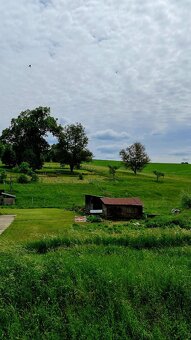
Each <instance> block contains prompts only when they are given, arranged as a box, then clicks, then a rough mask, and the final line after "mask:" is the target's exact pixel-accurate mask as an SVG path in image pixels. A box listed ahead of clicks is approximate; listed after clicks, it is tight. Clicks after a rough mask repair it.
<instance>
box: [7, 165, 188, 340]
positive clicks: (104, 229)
mask: <svg viewBox="0 0 191 340" xmlns="http://www.w3.org/2000/svg"><path fill="white" fill-rule="evenodd" d="M109 164H110V165H111V164H112V165H119V166H120V165H121V163H120V162H117V161H98V160H97V161H93V162H92V163H87V164H83V166H82V168H81V169H80V170H76V171H75V173H74V175H71V174H70V172H69V169H68V168H60V167H59V165H58V164H56V163H47V164H46V165H45V167H44V168H43V169H42V170H41V171H39V173H38V175H39V182H36V183H28V184H19V183H17V182H16V179H17V177H18V174H17V173H14V172H12V173H11V172H10V170H7V174H8V175H7V182H6V183H5V184H2V185H1V186H2V187H5V189H6V191H9V189H10V183H9V177H10V175H11V177H12V180H13V183H12V190H13V193H14V194H16V197H17V199H16V206H14V207H2V208H1V209H0V212H1V213H2V214H15V215H16V218H15V220H14V222H13V223H12V224H11V226H10V227H9V228H8V229H6V230H5V231H4V232H3V234H1V236H0V274H1V282H0V339H14V340H15V339H51V340H52V339H92V340H94V339H105V340H107V339H111V340H113V339H152V340H155V339H158V340H160V339H177V340H178V339H181V340H185V339H190V338H191V294H190V292H191V271H190V269H191V234H190V229H191V212H190V210H189V209H185V208H183V207H182V202H181V195H182V193H183V192H186V193H187V194H189V193H191V175H190V174H189V169H190V170H191V167H190V165H187V164H149V165H148V166H147V167H146V168H145V169H144V171H143V172H142V173H139V174H138V175H137V176H135V175H134V174H132V172H130V171H128V170H126V169H125V168H124V167H123V166H121V167H120V168H119V169H118V170H117V172H116V179H115V180H113V179H112V178H111V176H110V175H109V172H108V165H109ZM153 170H158V171H162V172H164V173H165V176H164V179H161V180H160V181H159V182H157V181H156V178H155V176H154V174H153ZM80 173H81V174H82V175H83V176H82V179H79V174H80ZM86 193H90V194H98V195H104V196H111V197H132V196H138V197H140V198H141V200H142V201H143V202H144V210H145V212H147V213H153V214H154V213H155V214H157V216H156V217H155V218H147V219H143V220H138V221H136V220H132V221H115V222H112V221H107V220H102V221H101V222H94V223H91V222H86V223H85V222H84V223H76V222H75V215H78V214H79V213H81V209H82V208H83V206H84V195H85V194H86ZM172 208H179V209H180V213H179V214H177V215H172V213H171V209H172Z"/></svg>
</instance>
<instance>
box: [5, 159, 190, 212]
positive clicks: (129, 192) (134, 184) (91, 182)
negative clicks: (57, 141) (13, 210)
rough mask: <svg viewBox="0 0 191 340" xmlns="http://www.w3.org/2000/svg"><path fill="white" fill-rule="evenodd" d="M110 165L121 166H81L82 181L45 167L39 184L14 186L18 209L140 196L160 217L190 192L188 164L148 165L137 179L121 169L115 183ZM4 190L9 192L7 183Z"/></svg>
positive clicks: (99, 162) (54, 166)
mask: <svg viewBox="0 0 191 340" xmlns="http://www.w3.org/2000/svg"><path fill="white" fill-rule="evenodd" d="M112 162H113V163H114V164H120V162H114V161H94V162H92V163H90V164H84V165H83V168H82V170H81V172H82V173H83V174H84V180H83V181H80V180H79V178H78V173H76V174H74V175H73V176H71V175H70V173H69V171H68V169H59V167H58V165H56V164H51V165H48V164H47V165H46V168H44V169H43V171H41V172H40V182H39V183H38V184H36V183H34V184H32V183H31V184H28V185H21V184H17V183H14V185H13V188H14V193H15V194H16V196H17V208H41V207H46V208H48V207H51V208H66V209H70V208H72V207H73V206H84V195H85V194H86V193H87V194H88V193H89V194H98V195H102V196H114V197H127V196H139V197H140V198H141V199H142V201H143V202H144V206H145V210H146V211H147V212H151V213H158V214H160V213H169V212H170V210H171V209H172V208H175V207H179V206H180V196H181V193H182V192H183V191H191V175H190V174H191V166H190V165H186V164H177V165H176V164H157V165H156V164H149V165H148V166H147V167H146V168H145V169H144V171H143V172H142V173H141V174H138V175H137V176H134V175H133V174H132V172H130V171H127V170H126V169H124V168H123V167H121V168H120V169H119V170H118V171H117V174H116V181H112V180H111V177H110V176H109V174H108V167H107V165H108V164H111V163H112ZM153 169H157V170H160V171H163V172H164V173H165V178H164V180H161V182H160V183H157V182H156V179H155V176H154V175H153V173H152V171H153ZM62 173H63V174H62ZM6 190H7V191H8V190H9V185H8V184H6Z"/></svg>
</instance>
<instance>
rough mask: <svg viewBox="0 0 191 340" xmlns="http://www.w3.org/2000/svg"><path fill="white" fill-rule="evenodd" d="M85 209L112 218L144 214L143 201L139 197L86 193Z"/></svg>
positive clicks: (129, 217)
mask: <svg viewBox="0 0 191 340" xmlns="http://www.w3.org/2000/svg"><path fill="white" fill-rule="evenodd" d="M85 210H86V212H87V213H90V214H100V215H102V216H103V217H104V218H108V219H112V220H130V219H133V218H136V219H139V218H141V217H142V215H143V203H142V202H141V200H140V199H139V198H138V197H131V198H109V197H101V196H93V195H85Z"/></svg>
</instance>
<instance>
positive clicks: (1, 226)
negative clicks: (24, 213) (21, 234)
mask: <svg viewBox="0 0 191 340" xmlns="http://www.w3.org/2000/svg"><path fill="white" fill-rule="evenodd" d="M15 216H16V215H0V234H2V233H3V231H4V230H5V229H7V228H8V227H9V226H10V224H11V223H12V222H13V221H14V219H15Z"/></svg>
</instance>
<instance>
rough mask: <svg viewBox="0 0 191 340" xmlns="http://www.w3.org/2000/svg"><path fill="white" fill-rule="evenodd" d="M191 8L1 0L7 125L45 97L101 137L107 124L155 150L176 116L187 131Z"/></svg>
mask: <svg viewBox="0 0 191 340" xmlns="http://www.w3.org/2000/svg"><path fill="white" fill-rule="evenodd" d="M190 11H191V2H189V1H181V2H180V1H171V0H156V1H155V2H153V1H152V0H145V1H142V0H129V1H126V0H121V1H120V2H118V1H117V0H116V1H112V2H111V1H110V0H92V1H87V0H79V1H77V2H76V1H74V0H54V1H50V0H49V1H48V0H28V1H26V0H18V1H14V0H7V1H4V2H1V3H0V49H1V54H0V73H1V84H0V102H1V112H0V130H2V129H3V128H5V127H7V126H8V124H9V122H10V120H11V118H12V117H13V116H14V117H15V116H17V115H18V114H19V113H20V111H22V110H25V109H27V108H29V109H30V108H31V109H32V108H34V107H37V106H40V105H41V106H42V105H45V106H50V107H51V109H52V113H53V114H54V115H55V116H56V117H58V118H59V120H61V119H64V121H68V122H76V121H78V122H82V124H84V125H85V126H86V127H87V130H88V131H89V133H90V136H92V135H93V136H94V137H96V141H97V142H96V143H97V147H99V145H100V144H99V140H100V137H101V138H103V136H104V131H106V135H108V137H110V138H113V140H114V139H115V141H116V142H117V138H118V134H121V139H122V136H123V133H125V134H127V138H128V136H132V137H130V143H129V144H131V139H132V142H133V141H134V140H141V141H142V142H146V143H147V141H149V148H150V149H151V151H152V152H154V149H153V148H154V145H155V138H156V134H157V133H160V134H161V136H163V137H164V136H167V135H168V132H169V130H171V129H173V126H174V127H175V128H176V133H177V138H176V139H177V141H178V139H179V135H180V132H179V129H177V127H178V126H182V125H185V126H190V125H191V123H190V108H191V104H190V88H191V80H190V78H189V74H190V70H191V47H190V46H191V26H190ZM29 64H32V67H31V68H28V65H29ZM124 131H125V132H124ZM102 132H103V136H101V135H99V134H100V133H102ZM148 136H150V137H149V138H148ZM125 137H126V136H125V135H124V138H125ZM105 138H106V137H105ZM161 138H162V137H161ZM127 142H128V141H127ZM166 143H167V142H166ZM161 144H163V151H162V150H161V149H160V148H159V149H157V150H158V151H157V152H158V155H159V154H160V150H161V155H164V156H165V155H167V154H168V152H170V150H168V144H165V145H164V143H161ZM117 146H118V144H117ZM161 147H162V146H161ZM174 147H176V142H174ZM177 148H178V142H177ZM113 152H114V151H113ZM102 157H104V153H102ZM113 157H117V153H114V154H113ZM162 157H163V156H160V159H162ZM165 157H166V156H165ZM177 157H178V156H177ZM177 159H178V158H177Z"/></svg>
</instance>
